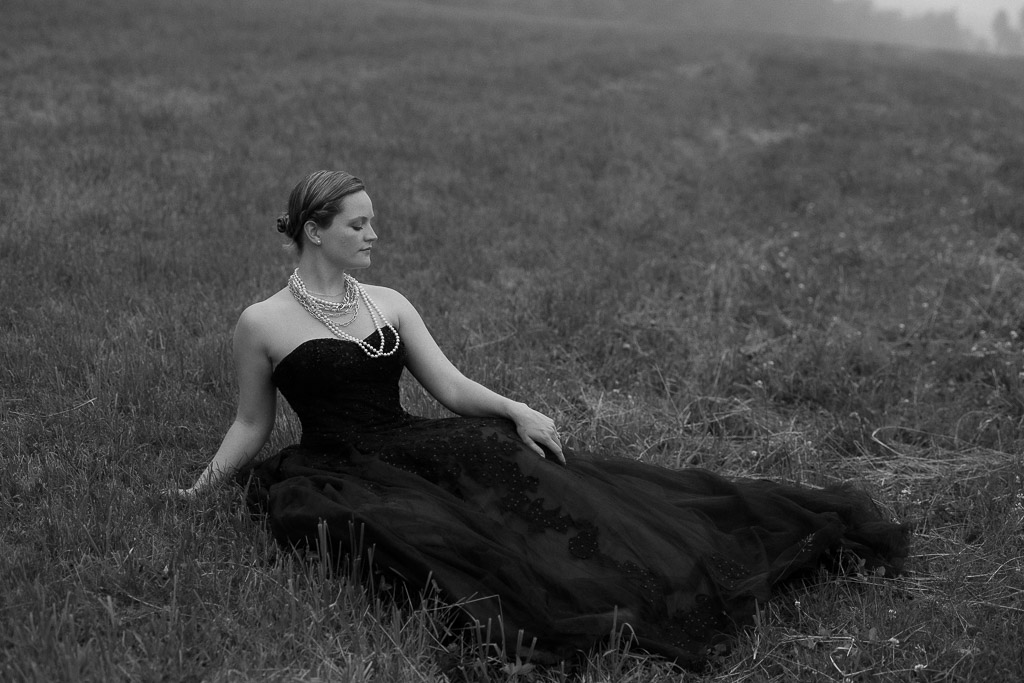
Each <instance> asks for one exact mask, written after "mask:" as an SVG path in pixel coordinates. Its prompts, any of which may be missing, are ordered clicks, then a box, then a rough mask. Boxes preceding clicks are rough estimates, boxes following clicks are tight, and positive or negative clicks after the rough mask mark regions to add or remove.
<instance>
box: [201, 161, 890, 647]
mask: <svg viewBox="0 0 1024 683" xmlns="http://www.w3.org/2000/svg"><path fill="white" fill-rule="evenodd" d="M373 220H374V212H373V203H372V202H371V200H370V197H369V196H368V195H367V193H366V190H365V187H364V185H363V183H362V181H360V180H359V179H358V178H355V177H353V176H352V175H349V174H347V173H343V172H338V171H317V172H315V173H312V174H310V175H309V176H307V177H306V178H304V179H303V180H302V181H301V182H299V184H298V185H296V186H295V188H294V190H292V193H291V196H290V198H289V202H288V212H287V213H286V214H284V215H282V216H281V217H280V218H279V219H278V221H277V227H278V230H280V231H281V232H283V233H285V234H286V235H287V236H288V237H289V238H290V239H291V240H292V241H293V243H294V244H295V246H296V248H297V250H298V253H299V262H298V267H297V268H296V270H295V271H294V272H293V273H292V275H291V277H290V278H289V279H288V283H287V286H286V287H285V288H283V289H282V290H280V291H279V292H277V293H276V294H274V295H272V296H271V297H270V298H268V299H266V300H265V301H262V302H259V303H256V304H253V305H251V306H249V307H248V308H246V309H245V311H243V312H242V315H241V317H240V318H239V320H238V325H237V327H236V330H235V336H234V356H235V366H236V373H237V377H238V389H239V403H238V411H237V414H236V417H235V420H234V422H233V424H232V425H231V427H230V429H229V430H228V432H227V434H226V436H225V437H224V440H223V442H222V443H221V446H220V448H219V449H218V450H217V453H216V454H215V455H214V457H213V459H212V460H211V462H210V463H209V465H208V466H207V467H206V469H205V470H204V471H203V472H202V474H200V475H199V478H198V479H197V480H196V482H195V484H194V485H193V486H192V487H191V488H189V489H184V490H183V491H182V493H183V494H184V495H188V496H193V495H196V494H198V493H200V492H202V491H204V490H207V489H209V488H210V487H213V486H215V485H217V484H219V483H220V482H222V481H224V480H225V479H227V478H230V477H232V476H234V477H236V478H239V479H243V480H247V481H248V482H249V491H248V499H249V504H250V505H251V506H252V507H253V508H254V509H256V510H259V511H260V512H262V513H265V514H266V516H267V520H268V523H269V526H270V529H271V531H272V533H273V534H274V536H275V537H276V538H277V540H278V541H280V542H281V543H282V544H284V545H286V546H289V547H310V548H314V549H318V550H319V551H320V552H330V553H334V554H336V555H340V554H343V553H345V552H347V551H349V550H350V549H352V548H355V547H362V548H364V550H365V551H368V550H369V549H371V548H372V559H373V564H374V568H375V570H376V571H378V572H380V573H381V574H383V575H384V578H386V579H387V580H388V582H389V583H397V584H399V585H403V586H404V587H405V588H406V589H407V590H408V592H409V593H410V594H412V595H416V594H418V593H419V592H421V591H423V590H424V589H426V588H428V587H430V588H432V589H434V590H437V591H439V592H440V595H441V596H442V597H443V598H445V599H447V600H450V601H451V602H452V603H457V604H458V605H459V609H460V610H461V611H462V613H463V615H464V616H465V618H466V622H467V623H468V624H474V623H475V624H488V623H490V624H491V626H492V629H491V630H489V631H488V632H490V633H492V637H493V638H495V639H498V640H500V641H502V642H503V643H504V645H505V647H506V648H508V649H506V650H505V651H506V652H511V651H513V650H514V649H515V647H516V645H517V644H518V643H521V644H524V645H526V646H529V645H530V644H531V643H535V647H534V648H533V650H534V652H535V653H539V655H540V657H541V658H542V659H547V660H557V659H562V658H568V657H573V656H575V655H576V654H578V653H580V652H586V651H588V650H590V649H591V648H593V647H594V646H595V645H597V644H598V643H599V642H600V640H601V639H603V638H606V637H607V636H608V634H609V633H611V632H612V630H613V629H615V628H622V627H625V628H626V633H631V634H632V637H633V638H634V640H635V642H636V644H637V645H639V646H640V647H642V648H644V649H646V650H648V651H650V652H653V653H658V654H662V655H665V656H668V657H671V658H674V659H676V660H679V661H682V662H696V661H699V660H701V659H703V658H704V657H706V656H707V654H708V652H709V649H710V648H712V647H714V646H715V645H717V644H719V643H721V642H723V640H725V639H727V638H728V636H729V634H730V633H731V632H733V631H734V630H735V628H736V626H737V625H740V624H743V623H745V622H747V621H749V618H750V616H751V615H752V614H753V613H754V611H755V609H756V605H757V603H758V602H759V601H764V600H767V599H768V598H769V596H770V594H771V592H772V591H773V589H776V588H777V587H779V586H780V585H781V584H783V583H785V582H786V581H788V580H791V579H793V578H795V577H797V576H800V575H802V574H806V573H808V572H813V571H815V570H817V568H818V567H820V566H822V565H827V566H830V565H834V564H835V562H836V561H837V559H841V556H843V555H846V554H852V555H854V556H856V557H859V558H860V559H862V560H864V561H865V562H866V563H867V565H868V566H882V567H885V568H887V569H888V570H889V571H898V570H899V569H900V567H901V565H902V562H903V560H904V559H905V557H906V554H907V546H908V539H907V537H908V531H907V529H906V528H905V527H904V526H902V525H900V524H897V523H894V522H891V521H889V520H887V519H885V518H884V517H883V515H882V514H881V513H880V512H879V510H878V509H877V508H876V507H875V505H874V504H873V503H872V501H871V500H870V499H869V498H868V497H867V496H866V495H865V494H863V493H861V492H859V491H856V490H854V489H851V488H848V487H842V486H840V487H832V488H827V489H812V488H807V487H801V486H796V485H792V484H786V483H778V482H769V481H761V480H740V481H734V480H729V479H726V478H724V477H721V476H719V475H716V474H713V473H711V472H709V471H706V470H700V469H684V470H671V469H666V468H662V467H657V466H653V465H648V464H644V463H641V462H638V461H636V460H633V459H630V458H628V457H622V458H613V457H599V456H596V455H592V454H587V453H582V452H580V453H574V452H571V451H568V450H563V448H562V446H561V443H560V440H559V436H558V432H557V430H556V428H555V424H554V422H553V421H552V420H551V419H550V418H549V417H547V416H546V415H543V414H542V413H539V412H537V411H536V410H533V409H532V408H530V407H529V406H527V405H526V404H523V403H518V402H515V401H512V400H510V399H508V398H505V397H503V396H500V395H498V394H496V393H495V392H493V391H490V390H489V389H487V388H485V387H483V386H481V385H480V384H478V383H477V382H474V381H473V380H471V379H469V378H467V377H465V376H464V375H463V374H462V373H461V372H459V370H458V369H457V368H456V367H455V366H454V365H453V364H452V363H451V362H450V361H449V360H448V358H446V357H445V355H444V353H443V352H442V351H441V349H440V348H438V345H437V344H436V343H435V341H434V339H433V338H432V337H431V335H430V333H429V331H428V330H427V327H426V325H425V324H424V323H423V320H422V319H421V317H420V315H419V314H418V313H417V311H416V309H415V308H414V307H413V306H412V304H410V303H409V301H408V300H407V299H406V298H405V297H404V296H402V295H401V294H399V293H398V292H396V291H394V290H392V289H388V288H386V287H377V286H370V285H363V284H361V283H360V282H358V281H357V280H356V279H355V278H354V277H353V276H352V275H351V273H352V272H354V271H357V270H360V269H363V268H367V267H368V266H369V265H370V261H371V252H372V250H373V247H374V243H375V242H376V240H377V234H376V232H375V231H374V228H373ZM405 369H408V370H409V372H410V373H412V375H413V377H415V378H416V380H417V381H418V382H419V383H420V384H422V385H423V387H424V388H425V389H426V390H427V391H428V392H429V393H430V394H431V395H432V396H433V397H434V398H435V399H437V400H438V401H439V402H440V403H441V404H442V405H444V406H445V407H446V408H447V409H448V410H450V411H451V412H453V413H455V414H457V415H459V416H460V417H453V418H444V419H426V418H421V417H416V416H413V415H410V414H408V413H407V412H405V410H404V409H403V408H402V406H401V404H400V403H399V379H400V377H401V375H402V372H403V371H404V370H405ZM277 391H280V392H281V394H282V395H283V396H284V397H285V398H286V399H287V401H288V403H289V404H290V405H291V406H292V408H293V409H294V410H295V412H296V414H297V415H298V416H299V419H300V421H301V424H302V438H301V441H300V442H299V443H298V444H294V445H292V446H288V447H287V448H285V449H283V450H282V451H280V452H279V453H277V454H276V455H274V456H273V457H271V458H269V459H268V460H265V461H263V462H261V463H259V464H257V465H255V466H251V465H250V461H251V460H252V459H253V457H254V456H255V455H256V454H257V453H258V452H259V451H260V449H261V448H262V447H263V445H264V443H265V442H266V441H267V439H268V437H269V435H270V432H271V429H272V428H273V425H274V415H275V409H276V396H277ZM324 540H327V543H328V546H329V547H328V548H322V547H320V544H321V543H322V542H323V541H324Z"/></svg>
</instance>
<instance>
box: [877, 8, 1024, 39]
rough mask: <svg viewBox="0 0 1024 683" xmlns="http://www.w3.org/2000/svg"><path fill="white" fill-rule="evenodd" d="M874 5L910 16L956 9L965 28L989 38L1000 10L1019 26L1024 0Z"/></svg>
mask: <svg viewBox="0 0 1024 683" xmlns="http://www.w3.org/2000/svg"><path fill="white" fill-rule="evenodd" d="M873 4H874V5H875V7H879V8H883V9H898V10H902V11H903V14H905V15H908V16H909V15H913V14H923V13H924V12H929V11H931V12H942V11H945V10H949V9H955V10H956V16H957V18H959V19H960V23H961V24H962V25H963V26H966V27H967V28H969V29H971V30H972V31H973V32H975V33H977V34H978V35H981V36H984V37H986V38H987V37H989V36H990V34H991V29H992V17H994V16H995V14H996V12H998V11H999V10H1000V9H1005V10H1006V11H1007V12H1009V13H1010V18H1011V21H1013V23H1014V25H1016V24H1017V21H1018V20H1019V17H1020V9H1021V7H1024V0H873Z"/></svg>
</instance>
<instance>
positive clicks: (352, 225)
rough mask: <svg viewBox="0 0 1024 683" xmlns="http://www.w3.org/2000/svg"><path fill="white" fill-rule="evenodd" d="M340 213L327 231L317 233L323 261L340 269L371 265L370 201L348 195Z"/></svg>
mask: <svg viewBox="0 0 1024 683" xmlns="http://www.w3.org/2000/svg"><path fill="white" fill-rule="evenodd" d="M341 209H342V210H341V213H339V214H337V215H336V216H335V217H334V220H333V221H331V224H330V226H328V228H327V229H326V230H319V231H318V232H317V236H318V237H319V238H320V240H321V244H320V245H319V248H320V249H321V251H322V253H323V256H324V258H326V259H327V260H328V261H330V262H331V263H332V264H334V265H336V266H337V267H338V268H340V269H341V270H345V271H348V270H357V269H360V268H367V267H369V265H370V250H371V249H372V248H373V243H374V242H376V241H377V233H376V232H374V230H373V224H372V221H373V218H374V215H373V202H371V201H370V196H369V195H367V194H366V192H363V191H359V192H356V193H355V194H350V195H348V196H347V197H345V198H344V199H343V200H342V203H341Z"/></svg>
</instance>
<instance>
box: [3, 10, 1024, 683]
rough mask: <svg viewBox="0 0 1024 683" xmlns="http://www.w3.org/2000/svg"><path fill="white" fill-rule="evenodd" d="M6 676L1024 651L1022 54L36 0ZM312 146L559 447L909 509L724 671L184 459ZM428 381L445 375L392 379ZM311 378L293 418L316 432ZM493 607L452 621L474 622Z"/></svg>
mask: <svg viewBox="0 0 1024 683" xmlns="http://www.w3.org/2000/svg"><path fill="white" fill-rule="evenodd" d="M3 15H4V19H3V22H0V74H2V76H0V78H2V83H3V89H2V93H0V378H2V379H0V458H2V463H3V476H2V477H0V521H2V525H0V584H2V593H0V680H3V681H57V680H62V681H80V680H81V681H110V680H132V681H199V680H204V681H206V680H208V681H242V680H257V681H264V680H274V681H289V680H306V681H314V680H324V681H328V680H329V681H364V680H365V681H368V680H374V681H440V680H452V681H457V680H466V681H485V680H492V681H496V680H506V679H511V680H522V681H527V680H530V681H547V680H552V681H554V680H567V679H568V678H572V677H573V676H575V677H576V678H577V679H578V680H583V681H605V680H609V681H660V680H678V679H680V678H686V679H692V680H704V679H707V680H720V681H788V680H875V679H878V680H921V681H939V680H979V681H986V682H990V683H991V682H996V681H1014V680H1020V679H1021V678H1024V661H1022V657H1021V654H1020V643H1021V642H1024V574H1022V570H1024V487H1022V476H1024V464H1022V461H1021V456H1020V455H1019V454H1020V453H1021V451H1022V447H1024V269H1022V265H1021V259H1022V256H1024V62H1022V61H1021V60H1020V59H1018V60H1009V59H1002V60H1001V59H996V58H987V57H969V56H965V55H953V54H941V53H928V52H916V51H909V50H904V49H898V48H893V47H879V46H857V45H846V44H835V43H825V42H801V41H797V40H793V39H785V40H773V39H768V38H752V37H750V36H739V35H732V36H730V35H723V36H701V35H690V34H686V33H684V32H682V31H681V30H679V29H668V28H664V27H661V28H659V27H652V26H646V27H645V26H633V27H615V26H612V25H609V24H601V23H598V22H591V23H580V22H570V21H560V22H557V23H552V24H546V23H545V22H543V21H541V20H539V19H536V18H517V17H515V16H512V15H501V16H491V15H488V14H486V13H473V12H468V11H463V10H446V9H443V8H430V7H428V6H426V5H423V6H420V5H417V4H415V3H405V4H389V3H379V2H378V3H370V2H361V1H356V0H333V1H327V0H303V1H301V2H289V3H285V2H274V1H272V0H220V1H218V2H216V3H203V2H199V1H198V0H180V1H177V2H171V1H170V0H167V1H165V2H161V1H158V0H136V1H135V2H127V1H126V0H93V1H91V2H89V3H81V2H70V1H67V2H60V1H58V0H7V1H6V2H5V3H4V10H3ZM316 168H343V169H346V170H350V171H352V172H355V173H356V174H358V175H360V176H361V177H363V178H365V179H366V181H367V183H368V185H369V189H370V193H371V195H372V196H373V198H374V201H375V205H376V209H377V211H378V214H379V225H380V227H379V230H378V232H379V233H380V234H381V240H380V244H379V246H378V248H377V250H376V251H375V265H374V267H373V268H372V270H370V271H368V272H367V273H365V275H364V278H363V279H365V280H366V281H369V282H376V283H383V284H388V285H390V286H394V287H396V288H398V289H400V290H401V291H403V292H404V293H406V294H407V295H408V296H409V298H410V299H411V300H413V301H414V302H415V303H416V304H417V305H418V307H419V308H420V310H421V312H422V313H423V314H424V317H425V318H426V319H427V321H428V323H429V324H430V325H431V327H432V329H433V331H434V334H435V336H436V337H437V338H438V340H439V341H440V343H441V344H442V346H443V347H444V348H445V349H446V350H447V351H448V353H449V355H450V357H451V358H452V359H453V360H454V361H455V362H456V364H457V365H459V366H460V367H461V368H462V369H463V370H464V371H465V372H466V373H467V374H468V375H470V376H472V377H474V378H476V379H478V380H480V381H482V382H483V383H484V384H487V385H489V386H491V387H493V388H495V389H497V390H499V391H502V392H507V393H508V394H509V395H512V396H514V397H517V398H522V399H527V400H529V401H530V402H531V404H533V405H534V406H535V407H537V408H539V409H541V410H544V411H545V412H548V413H549V414H551V415H552V416H553V417H555V418H556V419H557V421H558V422H559V424H560V425H561V428H562V431H563V433H564V434H566V435H567V437H568V440H569V442H570V444H571V445H572V446H574V447H577V448H587V449H591V450H600V451H606V452H613V453H620V454H623V455H627V456H629V457H636V458H641V459H644V460H648V461H651V462H656V463H661V464H665V465H668V466H671V467H685V466H693V465H697V466H703V467H708V468H711V469H714V470H716V471H718V472H722V473H725V474H729V475H754V476H764V477H775V478H784V479H791V480H799V481H804V482H810V483H818V484H820V483H827V482H835V481H840V480H848V481H852V482H855V483H857V484H858V485H860V486H863V487H865V488H866V489H867V490H869V491H871V492H872V493H873V494H875V495H876V496H877V497H878V498H879V499H880V500H881V501H882V503H883V505H884V506H885V507H886V508H887V509H888V510H890V511H891V512H892V513H893V515H895V516H897V517H899V518H901V519H906V520H911V521H914V522H916V524H917V525H918V526H917V533H916V536H915V549H914V553H915V554H914V556H913V558H912V560H911V562H910V565H909V571H908V573H907V574H906V575H905V576H903V577H901V578H899V579H896V580H891V579H888V578H882V577H877V576H871V575H858V576H854V577H850V578H847V579H841V580H840V579H834V578H822V580H821V581H820V583H819V584H817V585H815V586H814V587H810V588H808V589H806V590H802V591H799V592H795V593H792V594H786V595H781V596H779V597H778V599H776V600H774V601H773V602H771V603H769V604H768V605H766V606H765V607H764V609H763V611H762V612H761V613H760V614H759V615H758V619H757V622H756V624H755V626H754V627H752V628H750V629H747V630H745V631H743V632H742V633H741V634H739V636H738V638H737V641H736V647H735V648H734V649H733V650H732V651H731V652H729V653H726V654H723V655H722V656H721V657H720V658H718V659H717V660H716V661H714V662H712V663H711V665H710V667H709V668H708V669H707V670H706V671H702V672H689V673H683V672H679V671H675V670H673V669H672V668H671V667H670V666H668V665H667V664H665V663H664V662H659V661H657V660H652V659H645V658H644V657H642V656H640V655H637V654H636V653H632V652H628V651H627V652H623V651H621V650H616V649H615V648H614V647H612V646H609V648H608V649H607V650H606V651H601V652H596V653H594V654H593V655H592V656H591V657H590V658H589V659H588V660H587V661H586V662H585V664H584V665H583V667H582V668H580V669H579V670H577V671H576V672H574V673H573V674H571V675H570V674H567V673H566V672H565V671H558V670H541V669H532V670H531V669H530V667H529V666H517V665H516V662H514V661H512V662H508V661H503V660H502V659H501V658H500V656H499V653H495V652H493V651H489V650H487V649H486V648H482V647H481V648H474V647H472V646H471V644H470V645H465V646H458V645H451V644H450V643H449V641H447V640H445V639H444V638H443V634H444V628H445V627H444V624H445V621H444V614H445V607H444V606H443V605H433V606H429V607H427V608H423V609H420V610H417V611H412V612H410V611H401V610H398V609H396V608H395V607H394V606H391V605H389V604H387V603H384V602H381V601H380V600H377V599H375V598H374V597H373V596H372V595H368V594H367V593H366V592H365V591H363V590H362V589H361V588H360V587H359V586H357V585H353V584H351V583H349V582H347V581H346V580H345V579H344V578H343V577H342V578H339V577H330V576H327V575H326V574H327V571H326V569H324V568H323V567H318V566H305V565H303V564H302V563H301V562H299V561H297V560H295V559H293V558H291V557H288V556H283V555H282V554H281V553H280V552H279V551H278V550H276V549H275V548H274V546H273V543H272V542H271V541H270V540H269V539H268V537H267V534H266V533H265V532H264V531H263V529H261V528H260V527H259V526H258V525H257V524H256V523H255V522H253V521H252V520H250V519H249V517H248V516H247V514H246V513H245V511H244V509H243V508H242V507H241V506H240V505H239V499H240V496H239V494H238V492H237V491H233V490H223V491H219V492H218V493H217V494H216V495H213V496H211V497H209V498H206V499H203V500H200V501H197V502H195V503H194V504H183V503H175V502H173V501H170V500H168V499H167V497H165V496H164V495H162V493H161V491H162V490H163V489H165V488H167V487H172V486H178V485H186V484H188V483H190V482H191V480H192V479H193V478H194V477H195V476H196V474H197V473H198V472H199V471H200V470H201V468H202V467H203V465H204V464H205V463H206V462H207V461H208V459H209V457H210V456H211V454H212V452H213V451H214V450H215V448H216V447H217V445H218V443H219V440H220V438H221V436H222V435H223V432H224V430H225V429H226V428H227V427H228V425H229V423H230V421H231V419H232V416H233V412H234V400H235V398H234V388H233V378H232V376H231V369H230V363H229V352H230V349H229V341H230V332H231V329H232V326H233V324H234V321H235V319H236V317H237V315H238V313H239V312H240V311H241V309H242V308H243V307H244V306H245V305H247V304H248V303H250V302H252V301H254V300H257V299H259V298H262V297H265V296H267V295H269V294H270V293H272V292H273V291H275V290H276V289H277V288H279V287H281V286H282V285H283V283H284V280H285V278H286V276H287V273H288V272H289V269H290V264H291V262H292V254H291V253H290V252H288V251H287V250H286V249H283V248H282V245H281V238H280V236H279V235H278V234H277V233H276V232H275V231H274V230H273V220H274V217H275V216H276V215H277V214H278V213H279V212H280V211H281V210H283V208H284V204H285V200H286V196H287V192H288V190H289V189H290V188H291V186H292V185H293V184H294V183H295V182H296V181H297V180H298V179H299V178H300V177H301V176H302V175H304V174H305V173H306V172H308V171H310V170H313V169H316ZM404 391H405V394H406V397H407V405H408V407H409V408H410V409H411V410H412V411H413V412H419V413H425V414H439V411H440V409H439V408H437V407H436V406H434V405H433V404H432V403H431V402H430V400H429V399H428V398H426V397H425V396H423V395H422V393H420V392H419V391H418V390H417V389H416V388H415V387H412V386H407V387H404ZM296 437H297V425H296V422H295V421H294V419H293V418H291V417H290V415H289V413H288V412H287V410H286V409H284V408H282V409H281V419H280V421H279V423H278V429H277V430H276V432H275V434H274V436H273V437H272V442H271V444H270V446H269V447H268V452H270V451H271V450H272V449H273V448H275V447H279V446H281V445H283V444H285V443H289V442H291V441H293V440H295V439H296ZM460 647H462V649H460Z"/></svg>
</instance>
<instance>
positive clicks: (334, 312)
mask: <svg viewBox="0 0 1024 683" xmlns="http://www.w3.org/2000/svg"><path fill="white" fill-rule="evenodd" d="M349 280H351V281H352V282H355V281H356V280H355V278H353V277H351V276H350V275H347V274H346V275H345V292H344V294H345V298H344V299H342V300H341V301H328V300H327V299H321V298H320V296H325V295H323V294H321V295H319V296H318V295H315V294H313V293H312V292H310V291H309V290H308V289H306V283H305V282H303V281H302V278H301V277H299V269H298V268H296V269H295V272H294V273H292V274H291V277H289V278H288V289H289V290H290V291H291V293H292V295H294V296H295V298H296V299H298V300H299V303H301V304H302V305H303V307H304V308H306V310H309V306H306V302H308V303H309V304H310V305H311V306H313V307H314V308H316V310H318V311H319V312H320V313H322V314H323V315H325V316H327V317H328V318H333V319H335V320H337V319H338V318H342V317H344V316H351V317H350V318H349V319H348V320H346V321H345V322H336V324H337V325H341V326H342V327H348V326H349V325H351V324H352V323H354V322H355V320H356V318H357V317H359V290H358V288H357V286H356V285H358V283H356V285H353V284H352V283H351V282H349ZM296 290H298V292H299V293H298V294H296V293H295V292H296Z"/></svg>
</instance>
